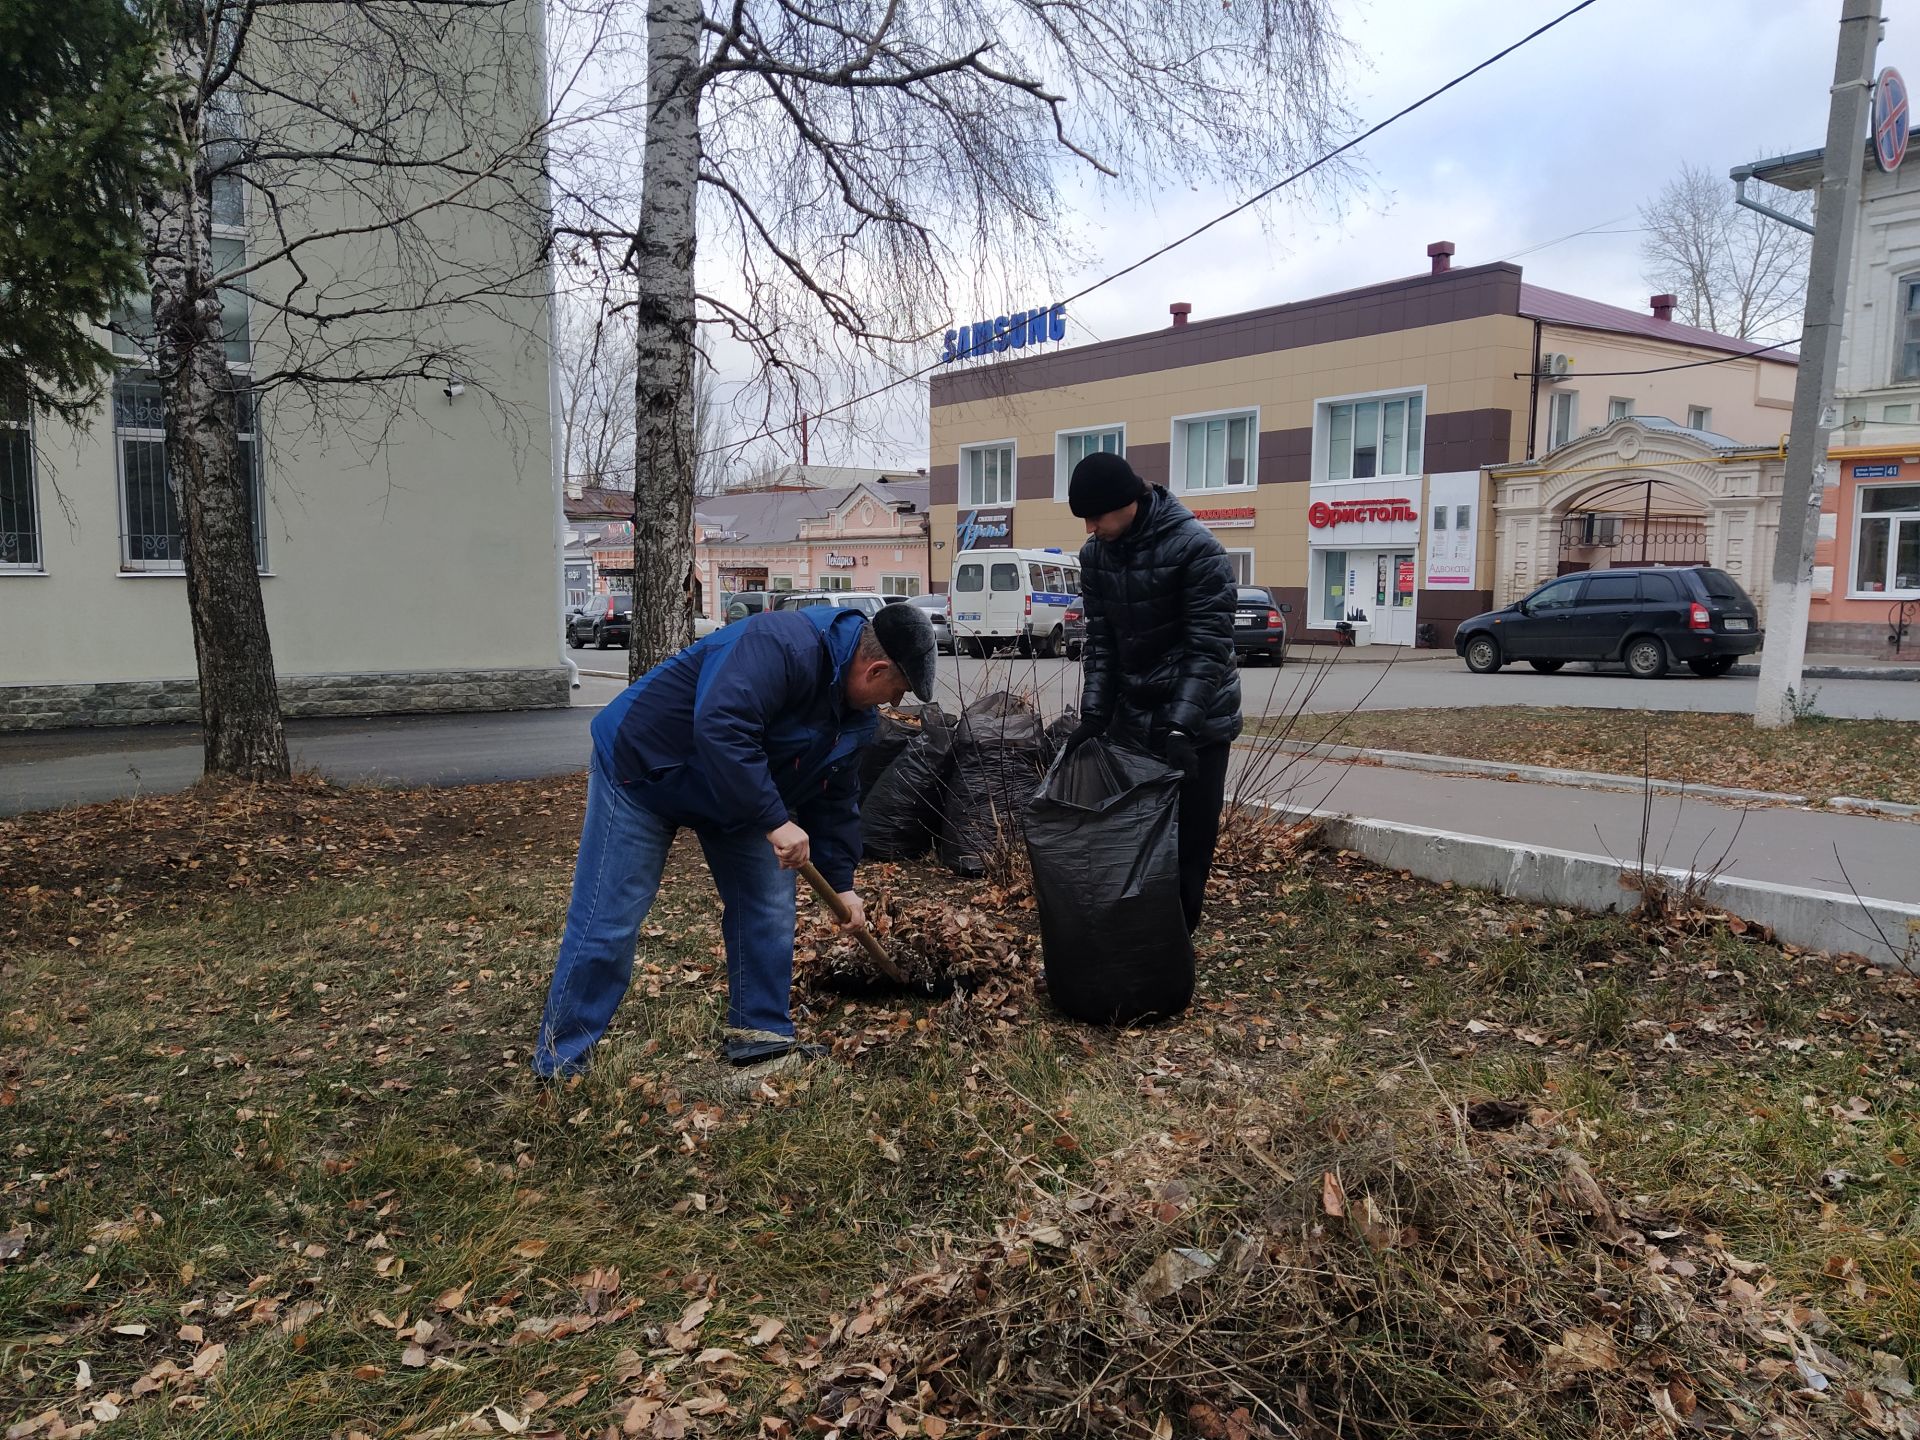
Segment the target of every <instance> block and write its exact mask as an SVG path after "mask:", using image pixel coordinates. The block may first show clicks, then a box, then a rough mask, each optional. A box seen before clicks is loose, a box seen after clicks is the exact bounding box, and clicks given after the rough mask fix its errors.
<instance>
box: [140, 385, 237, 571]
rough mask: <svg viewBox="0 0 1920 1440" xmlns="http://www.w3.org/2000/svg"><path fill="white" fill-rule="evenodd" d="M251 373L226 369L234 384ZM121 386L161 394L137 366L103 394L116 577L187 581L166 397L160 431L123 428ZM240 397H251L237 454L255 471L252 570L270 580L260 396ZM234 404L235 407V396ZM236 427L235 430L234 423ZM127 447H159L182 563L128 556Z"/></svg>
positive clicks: (157, 427) (149, 427)
mask: <svg viewBox="0 0 1920 1440" xmlns="http://www.w3.org/2000/svg"><path fill="white" fill-rule="evenodd" d="M250 371H251V367H241V366H237V365H230V366H229V367H228V373H229V374H231V375H232V376H233V377H234V379H236V380H246V379H248V378H250ZM123 382H131V383H136V384H150V385H152V386H153V387H154V388H155V389H156V390H158V389H159V381H158V380H157V379H155V377H154V375H153V372H152V371H151V370H148V369H146V368H144V367H141V366H125V367H123V368H122V369H121V371H120V373H119V374H118V375H116V376H115V377H114V382H113V384H112V385H111V386H110V387H109V388H108V392H107V403H108V405H109V407H110V414H109V418H110V419H111V420H112V422H113V469H114V487H115V489H116V491H117V492H118V494H117V496H116V498H117V500H118V508H119V515H120V553H119V558H118V565H117V569H116V573H117V574H118V575H119V576H120V577H121V578H123V579H125V578H128V577H138V576H147V575H185V574H186V573H187V562H186V559H185V554H186V543H187V531H186V522H185V518H184V517H183V516H180V515H179V514H178V504H177V502H175V501H173V500H172V498H171V496H172V481H171V478H170V465H171V462H170V459H169V457H168V455H167V431H166V412H165V407H166V396H165V394H164V393H162V394H161V395H160V396H159V400H158V404H159V406H160V407H161V409H160V423H159V424H158V425H127V424H123V423H122V421H121V416H120V399H119V394H118V391H119V388H120V385H121V384H122V383H123ZM243 393H248V394H249V395H250V399H249V402H248V405H247V420H248V422H249V423H248V424H247V425H246V427H245V428H243V429H239V430H238V431H237V437H238V439H239V441H240V444H241V447H242V451H241V453H242V454H243V455H245V456H246V457H247V459H248V460H249V462H250V464H251V468H252V471H253V477H252V478H253V558H254V570H255V572H256V573H257V574H259V575H262V576H269V577H270V576H271V575H272V574H273V570H272V568H271V566H270V565H269V564H268V558H269V557H268V554H267V479H266V463H265V458H264V456H263V454H262V450H263V447H262V445H261V443H260V397H259V396H258V395H252V394H251V392H243ZM235 399H236V403H237V401H238V396H237V395H236V397H235ZM236 424H238V422H237V421H236ZM129 442H132V443H136V444H140V445H158V446H159V447H160V483H161V486H162V487H163V489H165V490H166V492H167V495H168V497H169V498H168V503H169V504H171V505H173V506H174V508H175V512H176V513H175V519H176V520H178V521H179V522H180V528H179V532H178V533H179V541H180V550H181V556H182V558H181V559H179V560H171V559H152V558H149V557H146V556H136V555H134V554H132V552H131V550H130V549H129V546H130V544H131V542H132V540H133V525H132V515H131V512H130V510H129V508H128V499H129V497H128V494H127V478H128V474H129V469H128V465H127V445H128V443H129Z"/></svg>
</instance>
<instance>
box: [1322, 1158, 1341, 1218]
mask: <svg viewBox="0 0 1920 1440" xmlns="http://www.w3.org/2000/svg"><path fill="white" fill-rule="evenodd" d="M1320 1208H1321V1209H1322V1210H1324V1211H1326V1212H1327V1214H1329V1215H1331V1216H1333V1217H1334V1218H1335V1219H1336V1220H1337V1219H1339V1218H1340V1217H1341V1216H1343V1215H1345V1214H1346V1213H1347V1192H1346V1187H1344V1186H1343V1185H1341V1183H1340V1177H1339V1176H1338V1175H1336V1174H1334V1173H1333V1171H1331V1170H1328V1171H1327V1172H1325V1173H1324V1174H1323V1175H1321V1177H1320Z"/></svg>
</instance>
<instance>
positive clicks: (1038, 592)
mask: <svg viewBox="0 0 1920 1440" xmlns="http://www.w3.org/2000/svg"><path fill="white" fill-rule="evenodd" d="M952 594H953V597H954V608H953V611H952V616H951V620H952V627H953V634H954V639H955V641H956V642H957V643H959V644H961V645H963V646H965V647H966V651H967V653H968V654H969V655H974V656H978V657H980V658H983V659H984V658H985V657H986V656H988V655H991V654H992V653H993V652H994V651H995V650H997V649H999V648H1000V647H1001V646H1003V645H1011V646H1013V647H1014V648H1015V649H1016V650H1018V651H1019V653H1020V654H1022V655H1039V656H1041V657H1043V658H1046V659H1051V658H1052V657H1053V656H1055V655H1058V654H1060V653H1061V652H1062V651H1063V650H1064V649H1065V648H1066V641H1067V616H1066V612H1067V611H1068V610H1069V609H1071V608H1073V607H1075V606H1077V605H1079V603H1080V558H1079V557H1078V556H1077V555H1068V554H1066V553H1064V552H1063V551H1061V550H1059V549H1047V550H1013V549H1006V548H1002V547H995V548H992V549H981V550H963V551H961V552H960V554H959V555H957V556H956V557H954V562H953V590H952Z"/></svg>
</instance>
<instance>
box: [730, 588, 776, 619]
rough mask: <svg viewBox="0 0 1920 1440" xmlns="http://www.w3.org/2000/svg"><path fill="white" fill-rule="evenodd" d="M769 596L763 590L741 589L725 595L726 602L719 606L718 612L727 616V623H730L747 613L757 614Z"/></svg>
mask: <svg viewBox="0 0 1920 1440" xmlns="http://www.w3.org/2000/svg"><path fill="white" fill-rule="evenodd" d="M769 598H770V594H769V592H768V591H765V590H742V591H740V592H739V593H738V594H737V595H729V596H728V597H727V603H726V604H725V605H724V606H723V607H722V608H721V611H720V613H721V614H723V615H725V616H726V617H727V624H729V625H731V624H733V622H734V621H736V620H744V619H746V618H747V617H748V616H749V615H758V614H759V613H760V612H761V611H762V610H764V609H766V608H767V601H768V599H769Z"/></svg>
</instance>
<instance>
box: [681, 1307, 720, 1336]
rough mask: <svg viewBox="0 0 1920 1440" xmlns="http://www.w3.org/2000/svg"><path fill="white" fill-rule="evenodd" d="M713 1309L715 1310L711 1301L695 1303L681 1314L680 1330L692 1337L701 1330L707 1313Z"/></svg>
mask: <svg viewBox="0 0 1920 1440" xmlns="http://www.w3.org/2000/svg"><path fill="white" fill-rule="evenodd" d="M711 1309H713V1302H712V1301H711V1300H696V1301H694V1302H693V1303H692V1304H691V1305H689V1306H687V1308H686V1309H685V1310H683V1311H681V1312H680V1328H681V1329H682V1330H684V1331H685V1332H686V1333H687V1334H689V1335H691V1334H692V1333H693V1332H694V1331H695V1330H698V1329H699V1328H700V1324H701V1322H702V1321H704V1320H705V1319H706V1318H707V1312H708V1311H710V1310H711Z"/></svg>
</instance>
